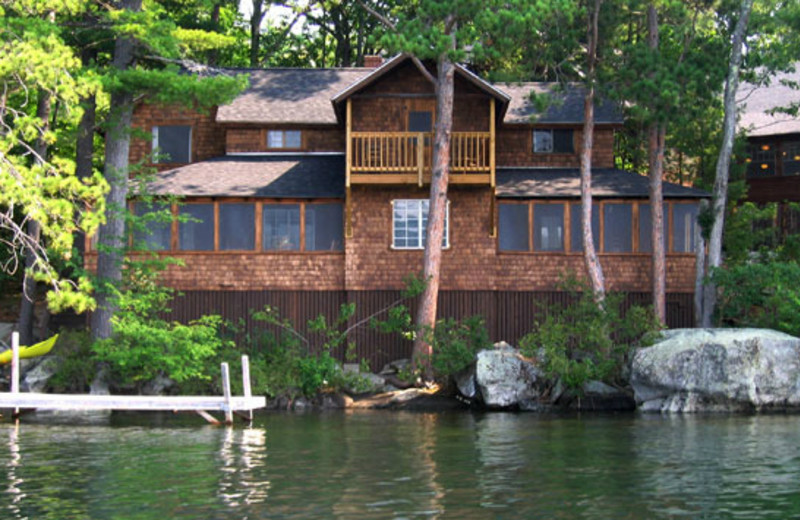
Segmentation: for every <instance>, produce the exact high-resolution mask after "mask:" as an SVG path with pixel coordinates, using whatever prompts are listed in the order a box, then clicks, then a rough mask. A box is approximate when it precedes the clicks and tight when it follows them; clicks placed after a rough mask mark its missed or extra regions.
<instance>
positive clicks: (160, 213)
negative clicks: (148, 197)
mask: <svg viewBox="0 0 800 520" xmlns="http://www.w3.org/2000/svg"><path fill="white" fill-rule="evenodd" d="M133 212H134V214H135V215H136V216H137V217H142V218H140V219H139V222H138V224H137V226H136V229H134V230H133V247H134V248H135V249H139V248H143V249H147V250H149V251H167V250H169V248H170V238H171V234H172V233H171V231H172V223H171V222H170V205H169V204H162V203H156V204H145V203H143V202H136V203H134V205H133Z"/></svg>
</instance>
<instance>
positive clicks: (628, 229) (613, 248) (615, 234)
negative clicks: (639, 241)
mask: <svg viewBox="0 0 800 520" xmlns="http://www.w3.org/2000/svg"><path fill="white" fill-rule="evenodd" d="M603 225H604V227H603V251H604V252H606V253H630V252H631V251H632V250H633V246H632V244H633V209H632V205H631V204H624V203H620V204H610V203H606V204H604V205H603Z"/></svg>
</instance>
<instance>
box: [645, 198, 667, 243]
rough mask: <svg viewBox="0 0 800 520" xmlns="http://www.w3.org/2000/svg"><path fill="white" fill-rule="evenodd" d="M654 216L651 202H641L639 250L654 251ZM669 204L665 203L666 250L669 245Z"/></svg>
mask: <svg viewBox="0 0 800 520" xmlns="http://www.w3.org/2000/svg"><path fill="white" fill-rule="evenodd" d="M651 219H652V217H651V215H650V204H645V203H640V204H639V252H640V253H651V252H652V251H653V247H652V244H653V233H652V232H651V230H652V229H653V227H652V224H653V223H652V221H651ZM668 237H669V206H667V205H666V204H664V251H667V248H668V247H669V240H668V239H667V238H668Z"/></svg>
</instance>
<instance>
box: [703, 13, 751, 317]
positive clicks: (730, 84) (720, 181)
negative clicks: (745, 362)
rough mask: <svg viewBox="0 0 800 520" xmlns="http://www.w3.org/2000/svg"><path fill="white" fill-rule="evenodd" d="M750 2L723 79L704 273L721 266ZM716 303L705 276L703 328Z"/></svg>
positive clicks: (713, 286)
mask: <svg viewBox="0 0 800 520" xmlns="http://www.w3.org/2000/svg"><path fill="white" fill-rule="evenodd" d="M752 7H753V0H742V4H741V7H740V10H739V19H738V20H737V21H736V28H735V29H734V31H733V43H732V45H731V56H730V61H729V62H728V76H727V79H726V80H725V99H724V105H723V108H724V110H725V117H724V119H723V123H722V129H723V134H722V145H721V146H720V150H719V157H718V158H717V169H716V176H715V179H714V192H713V196H714V197H713V203H712V213H713V217H714V224H713V226H712V227H711V237H710V239H709V245H708V262H707V270H708V271H707V273H706V274H711V273H712V272H713V269H715V268H718V267H719V266H720V265H721V264H722V231H723V229H724V226H725V207H726V206H727V203H728V176H729V175H730V165H731V155H732V153H733V139H734V137H735V135H736V90H737V88H738V86H739V68H740V66H741V63H742V46H743V43H744V38H745V36H746V33H747V22H748V19H749V18H750V10H751V9H752ZM716 300H717V287H716V284H714V283H713V282H712V281H711V280H710V279H708V278H707V277H706V283H705V287H704V288H703V319H702V326H703V327H710V326H711V316H712V314H713V312H714V306H715V305H716Z"/></svg>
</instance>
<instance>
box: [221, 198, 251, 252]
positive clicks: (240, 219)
mask: <svg viewBox="0 0 800 520" xmlns="http://www.w3.org/2000/svg"><path fill="white" fill-rule="evenodd" d="M255 222H256V211H255V206H254V205H253V204H220V205H219V249H220V251H252V250H253V249H255V247H256V240H255V237H256V229H255Z"/></svg>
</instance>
